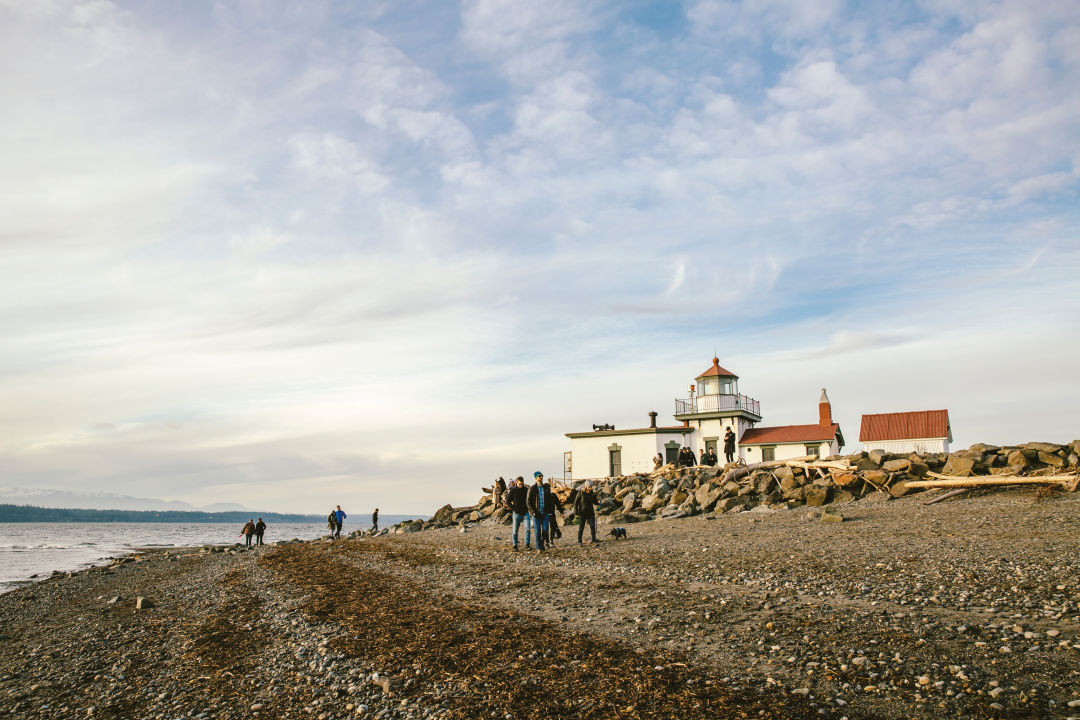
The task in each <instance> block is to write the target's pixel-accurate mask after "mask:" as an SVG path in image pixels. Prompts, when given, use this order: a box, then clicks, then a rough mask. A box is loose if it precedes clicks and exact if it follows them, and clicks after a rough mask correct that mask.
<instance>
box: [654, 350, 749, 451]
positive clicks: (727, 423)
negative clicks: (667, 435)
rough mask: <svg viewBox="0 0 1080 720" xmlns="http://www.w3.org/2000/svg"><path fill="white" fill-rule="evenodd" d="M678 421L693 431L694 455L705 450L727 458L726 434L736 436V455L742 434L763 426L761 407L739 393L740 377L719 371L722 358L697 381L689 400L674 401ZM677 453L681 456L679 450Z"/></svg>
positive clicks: (722, 370) (715, 361)
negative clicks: (761, 424)
mask: <svg viewBox="0 0 1080 720" xmlns="http://www.w3.org/2000/svg"><path fill="white" fill-rule="evenodd" d="M675 419H676V420H678V421H679V422H681V423H682V424H683V425H685V426H687V427H691V428H693V429H694V431H695V432H694V433H693V435H692V436H691V438H690V440H691V443H692V448H693V450H694V452H695V454H700V453H701V451H702V449H705V450H713V451H715V452H716V454H717V455H719V456H720V457H723V454H724V434H725V432H726V431H727V429H728V428H731V430H732V432H734V433H735V440H736V455H738V441H739V438H741V437H742V434H743V431H744V430H746V429H748V428H751V427H753V426H754V425H755V424H756V423H759V422H761V404H760V403H759V402H758V401H757V400H754V399H753V398H750V397H747V396H746V395H742V394H740V393H739V376H738V375H736V374H735V373H733V372H730V371H728V370H725V369H724V368H722V367H720V358H715V357H714V358H713V359H712V365H711V366H710V367H709V368H707V369H706V370H705V372H703V373H701V374H700V375H698V376H697V377H696V378H694V384H693V385H691V386H690V397H688V398H682V399H676V400H675ZM675 452H678V449H677V448H676V450H675Z"/></svg>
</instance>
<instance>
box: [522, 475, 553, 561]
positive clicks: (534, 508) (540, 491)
mask: <svg viewBox="0 0 1080 720" xmlns="http://www.w3.org/2000/svg"><path fill="white" fill-rule="evenodd" d="M533 478H534V479H535V480H536V484H535V485H533V486H531V487H530V488H529V495H528V497H527V498H526V502H527V503H528V505H529V514H530V515H532V524H533V535H534V536H535V537H536V549H537V550H539V551H540V552H543V551H544V536H545V534H546V531H547V524H548V515H547V513H548V508H550V507H551V496H550V495H548V493H547V492H546V491H545V490H544V473H542V472H540V471H539V470H537V471H536V472H534V473H533Z"/></svg>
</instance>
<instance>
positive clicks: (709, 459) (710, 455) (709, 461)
mask: <svg viewBox="0 0 1080 720" xmlns="http://www.w3.org/2000/svg"><path fill="white" fill-rule="evenodd" d="M718 461H719V458H718V457H716V451H715V450H713V449H712V448H709V452H707V453H705V464H706V465H708V466H709V467H715V466H716V463H717V462H718Z"/></svg>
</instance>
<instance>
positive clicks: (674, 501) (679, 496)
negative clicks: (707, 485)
mask: <svg viewBox="0 0 1080 720" xmlns="http://www.w3.org/2000/svg"><path fill="white" fill-rule="evenodd" d="M688 497H689V495H688V494H687V493H686V492H684V491H682V490H677V491H676V492H675V494H674V495H672V497H671V502H669V503H668V504H669V505H682V504H683V503H684V502H686V498H688Z"/></svg>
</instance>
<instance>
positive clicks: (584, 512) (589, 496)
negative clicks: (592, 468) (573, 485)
mask: <svg viewBox="0 0 1080 720" xmlns="http://www.w3.org/2000/svg"><path fill="white" fill-rule="evenodd" d="M574 515H576V516H577V519H578V529H577V541H578V545H581V538H582V536H583V535H584V534H585V523H589V530H590V532H591V535H592V540H591V541H590V543H591V544H593V545H595V544H597V542H599V541H598V540H597V539H596V495H594V494H593V489H592V480H586V481H585V485H584V487H582V488H581V490H579V491H578V494H577V497H576V498H574Z"/></svg>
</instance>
